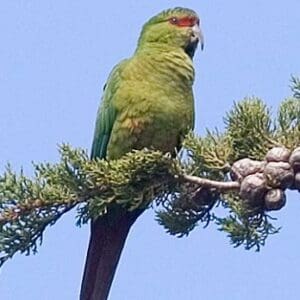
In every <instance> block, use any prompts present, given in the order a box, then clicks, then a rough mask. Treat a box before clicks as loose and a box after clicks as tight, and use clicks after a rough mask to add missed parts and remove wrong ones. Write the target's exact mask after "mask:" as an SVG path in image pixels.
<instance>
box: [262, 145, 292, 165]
mask: <svg viewBox="0 0 300 300" xmlns="http://www.w3.org/2000/svg"><path fill="white" fill-rule="evenodd" d="M290 155H291V151H290V150H289V149H287V148H285V147H274V148H272V149H270V150H269V151H268V152H267V154H266V161H267V162H280V161H283V162H288V161H289V158H290Z"/></svg>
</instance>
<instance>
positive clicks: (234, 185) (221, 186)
mask: <svg viewBox="0 0 300 300" xmlns="http://www.w3.org/2000/svg"><path fill="white" fill-rule="evenodd" d="M179 179H181V180H183V181H187V182H190V183H194V184H197V185H199V186H201V187H206V188H215V189H217V190H219V191H220V192H227V191H237V190H239V189H240V183H239V182H237V181H227V182H223V181H216V180H210V179H207V178H201V177H197V176H192V175H181V176H180V177H179Z"/></svg>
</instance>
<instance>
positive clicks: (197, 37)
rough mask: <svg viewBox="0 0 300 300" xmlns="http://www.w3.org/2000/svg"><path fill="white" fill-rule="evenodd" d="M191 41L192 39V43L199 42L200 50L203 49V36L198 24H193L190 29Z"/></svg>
mask: <svg viewBox="0 0 300 300" xmlns="http://www.w3.org/2000/svg"><path fill="white" fill-rule="evenodd" d="M192 39H194V41H197V42H200V47H201V50H203V49H204V36H203V34H202V31H201V29H200V26H199V25H198V24H195V25H194V26H193V27H192Z"/></svg>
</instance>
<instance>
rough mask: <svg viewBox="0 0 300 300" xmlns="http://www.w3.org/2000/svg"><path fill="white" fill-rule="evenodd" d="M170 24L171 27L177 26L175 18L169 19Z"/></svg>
mask: <svg viewBox="0 0 300 300" xmlns="http://www.w3.org/2000/svg"><path fill="white" fill-rule="evenodd" d="M169 21H170V23H171V24H173V25H177V24H178V19H177V18H176V17H172V18H170V19H169Z"/></svg>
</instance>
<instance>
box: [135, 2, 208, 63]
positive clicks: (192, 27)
mask: <svg viewBox="0 0 300 300" xmlns="http://www.w3.org/2000/svg"><path fill="white" fill-rule="evenodd" d="M199 42H200V46H201V50H203V47H204V39H203V35H202V32H201V28H200V20H199V17H198V15H197V14H196V12H194V11H193V10H191V9H188V8H182V7H176V8H174V9H168V10H164V11H162V12H161V13H159V14H158V15H156V16H154V17H152V18H151V19H150V20H149V21H148V22H147V23H146V24H145V25H144V26H143V30H142V32H141V35H140V38H139V43H138V46H139V47H140V46H147V45H157V44H159V45H160V46H161V45H166V46H169V47H180V48H182V49H183V50H184V51H185V52H186V53H187V54H188V55H189V56H190V57H191V58H192V57H193V56H194V53H195V50H196V48H197V45H198V43H199Z"/></svg>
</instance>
